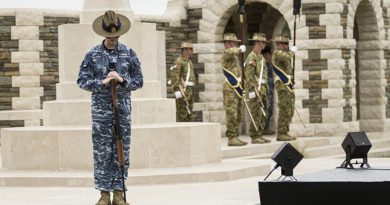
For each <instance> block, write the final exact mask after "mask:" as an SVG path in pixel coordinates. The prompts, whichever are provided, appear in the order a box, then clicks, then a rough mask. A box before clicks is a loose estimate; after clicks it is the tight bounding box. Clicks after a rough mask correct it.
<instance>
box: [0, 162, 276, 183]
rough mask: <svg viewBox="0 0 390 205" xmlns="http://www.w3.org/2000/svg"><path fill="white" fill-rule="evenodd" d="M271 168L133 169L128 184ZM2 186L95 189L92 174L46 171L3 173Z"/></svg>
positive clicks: (236, 175)
mask: <svg viewBox="0 0 390 205" xmlns="http://www.w3.org/2000/svg"><path fill="white" fill-rule="evenodd" d="M270 169H271V166H270V164H269V163H267V162H264V161H259V160H246V161H241V160H223V161H222V162H221V163H214V164H207V165H201V166H193V167H180V168H175V169H130V170H129V177H128V180H127V181H126V183H127V184H128V185H131V186H134V185H161V184H180V183H205V182H222V181H231V180H237V179H243V178H249V177H254V176H263V175H265V174H266V173H268V172H269V171H270ZM0 186H5V187H11V186H23V187H93V186H94V182H93V173H92V171H82V172H74V171H73V172H45V171H17V172H16V171H7V170H0Z"/></svg>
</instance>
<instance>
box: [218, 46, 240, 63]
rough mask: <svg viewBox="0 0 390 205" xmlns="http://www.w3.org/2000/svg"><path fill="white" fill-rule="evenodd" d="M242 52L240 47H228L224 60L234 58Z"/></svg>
mask: <svg viewBox="0 0 390 205" xmlns="http://www.w3.org/2000/svg"><path fill="white" fill-rule="evenodd" d="M240 52H241V50H240V48H236V47H234V48H229V49H226V50H225V52H224V53H223V56H222V58H223V60H224V61H230V60H233V59H234V57H235V56H236V55H238V54H239V53H240Z"/></svg>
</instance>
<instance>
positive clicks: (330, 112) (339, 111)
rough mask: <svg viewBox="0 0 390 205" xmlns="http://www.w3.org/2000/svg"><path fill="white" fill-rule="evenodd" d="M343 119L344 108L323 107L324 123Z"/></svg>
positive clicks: (337, 121) (339, 121)
mask: <svg viewBox="0 0 390 205" xmlns="http://www.w3.org/2000/svg"><path fill="white" fill-rule="evenodd" d="M343 120H344V111H343V108H322V122H323V123H341V122H343Z"/></svg>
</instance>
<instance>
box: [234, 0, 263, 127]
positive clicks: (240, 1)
mask: <svg viewBox="0 0 390 205" xmlns="http://www.w3.org/2000/svg"><path fill="white" fill-rule="evenodd" d="M238 5H239V6H238V10H237V13H238V14H239V15H240V31H241V33H240V34H241V39H242V45H245V43H244V15H245V0H238ZM244 69H245V66H244V53H241V86H242V90H243V94H242V99H243V101H244V105H245V108H246V110H247V111H248V113H249V117H250V118H251V120H252V123H253V127H255V130H256V132H258V131H259V128H257V124H256V122H255V120H254V119H253V115H252V113H251V110H250V109H249V106H248V103H247V100H246V95H245V71H244Z"/></svg>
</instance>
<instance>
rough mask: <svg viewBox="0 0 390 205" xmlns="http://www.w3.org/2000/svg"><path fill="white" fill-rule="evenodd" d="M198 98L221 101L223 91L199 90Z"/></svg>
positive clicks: (202, 100)
mask: <svg viewBox="0 0 390 205" xmlns="http://www.w3.org/2000/svg"><path fill="white" fill-rule="evenodd" d="M199 99H200V101H201V102H223V93H222V92H221V91H216V92H199Z"/></svg>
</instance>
